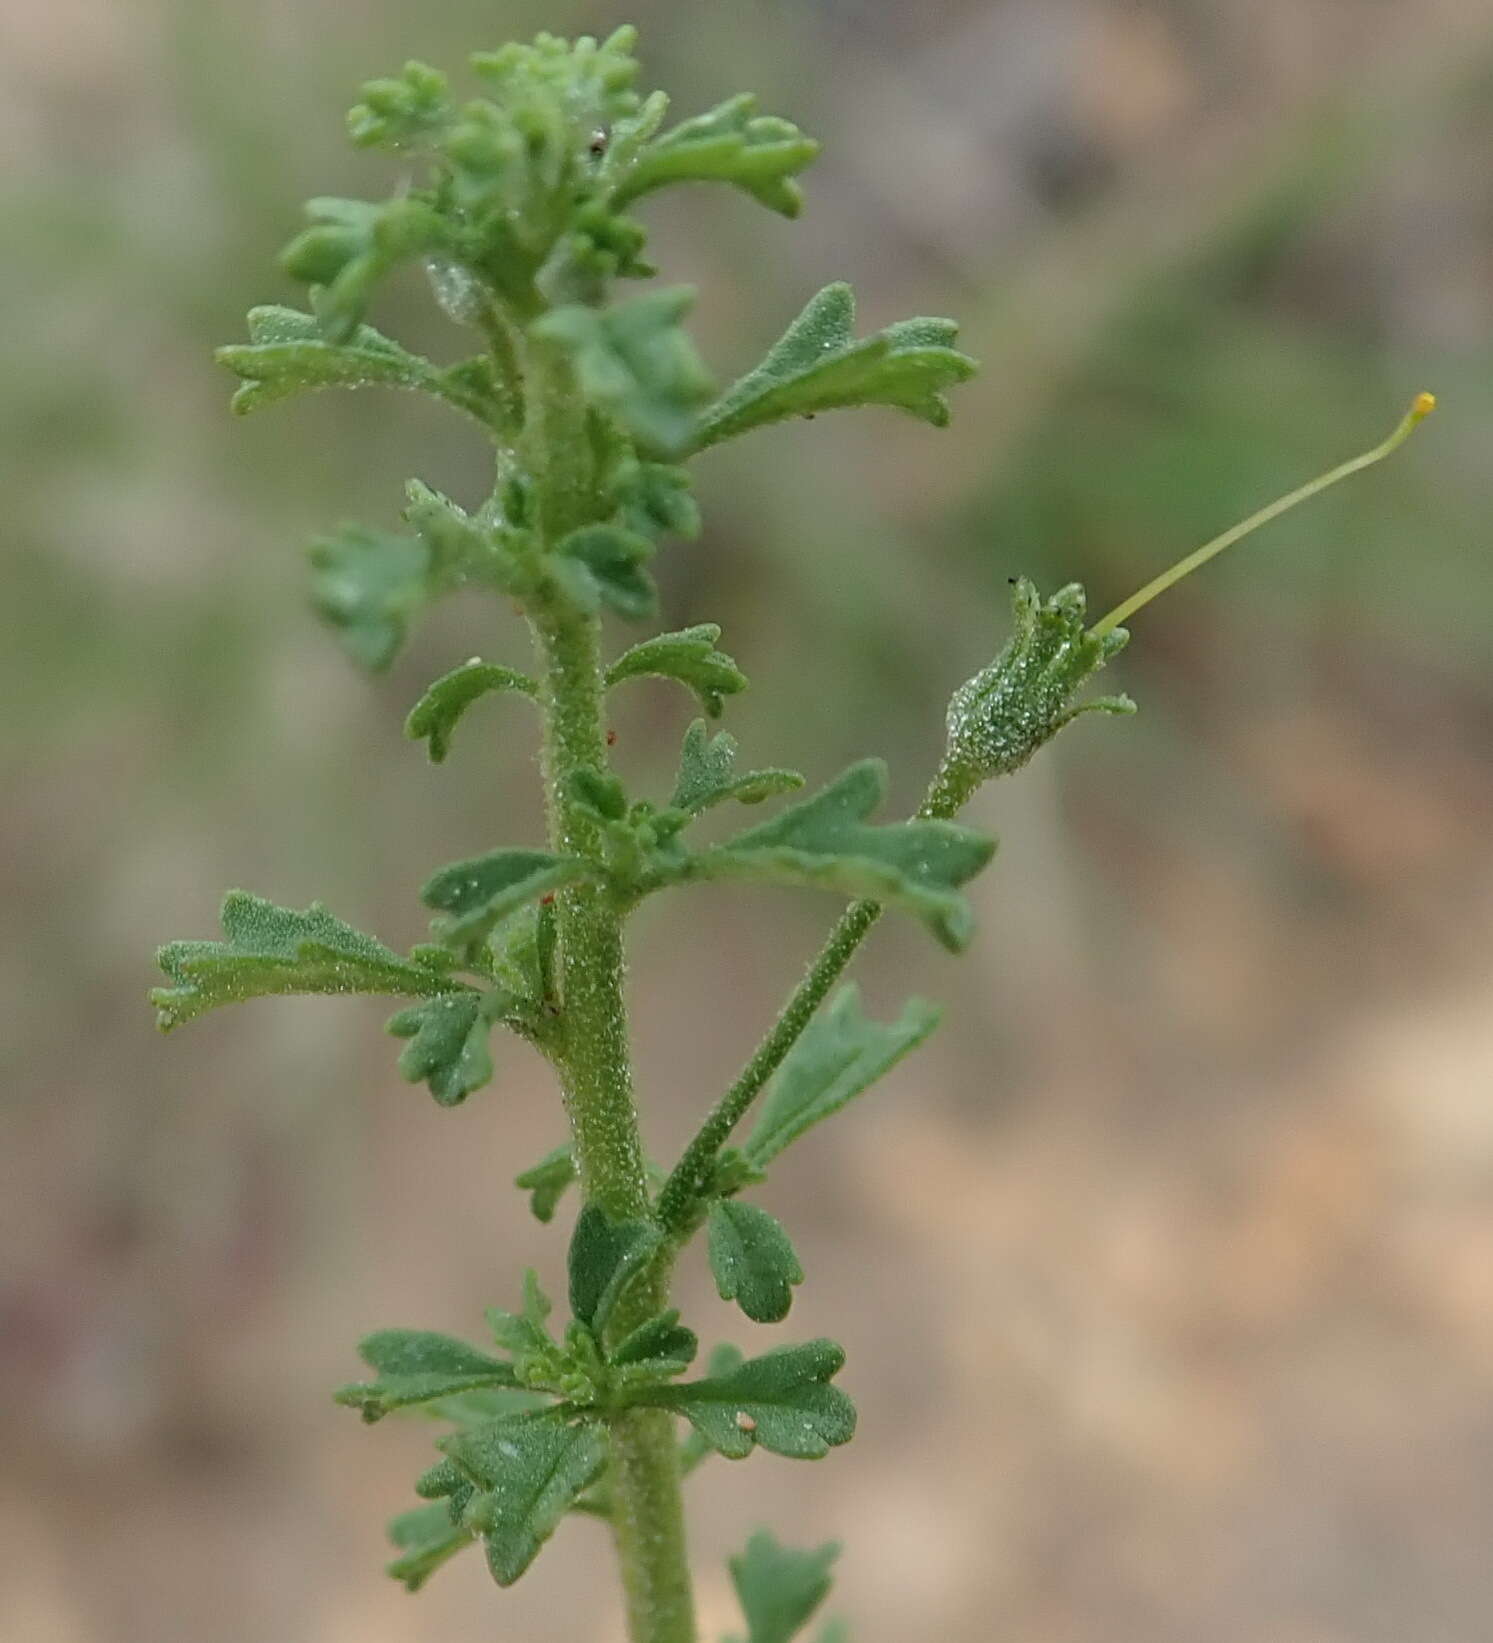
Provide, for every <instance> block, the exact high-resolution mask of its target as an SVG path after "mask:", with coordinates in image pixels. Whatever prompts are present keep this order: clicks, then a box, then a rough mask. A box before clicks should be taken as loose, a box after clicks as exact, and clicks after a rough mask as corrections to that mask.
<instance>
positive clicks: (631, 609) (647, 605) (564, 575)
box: [550, 525, 658, 620]
mask: <svg viewBox="0 0 1493 1643" xmlns="http://www.w3.org/2000/svg"><path fill="white" fill-rule="evenodd" d="M653 552H654V545H653V543H652V542H650V541H649V540H648V538H647V537H646V536H639V535H638V534H637V533H636V532H635V531H629V530H624V529H623V528H622V527H621V526H620V525H583V526H582V527H581V528H580V529H579V530H575V531H572V532H571V533H570V534H569V535H568V536H566V537H563V538H562V539H561V540H560V541H559V542H558V543H556V545H555V552H554V556H553V557H552V558H551V560H550V565H551V567H552V569H553V570H554V571H555V573H556V575H557V577H558V578H559V579H560V582H561V586H562V587H563V588H564V589H565V591H566V593H567V594H569V595H570V597H571V598H572V599H573V600H574V601H575V602H576V603H577V604H578V605H580V606H581V608H582V609H583V610H587V611H593V612H594V611H596V610H599V609H600V608H601V606H602V605H606V606H608V607H609V608H610V609H612V610H614V611H616V612H617V614H618V615H619V616H626V617H630V618H633V619H635V620H636V619H638V618H641V617H644V616H649V615H651V614H652V612H653V610H654V608H655V606H656V605H657V604H658V589H657V588H656V587H655V586H654V583H653V578H652V577H651V576H650V575H649V574H648V572H647V570H645V569H644V567H645V566H646V565H647V563H648V561H649V560H650V559H651V558H652V557H653Z"/></svg>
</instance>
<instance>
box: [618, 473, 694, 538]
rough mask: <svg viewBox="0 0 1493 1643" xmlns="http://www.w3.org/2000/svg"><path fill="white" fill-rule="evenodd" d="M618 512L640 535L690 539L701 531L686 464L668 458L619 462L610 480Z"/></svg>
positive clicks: (624, 522)
mask: <svg viewBox="0 0 1493 1643" xmlns="http://www.w3.org/2000/svg"><path fill="white" fill-rule="evenodd" d="M612 497H613V500H614V501H615V502H616V504H617V511H618V516H619V518H620V519H621V521H622V523H623V524H624V525H626V526H627V528H628V529H629V530H632V531H637V532H638V534H639V535H641V536H653V537H659V536H665V535H667V534H668V533H670V532H673V534H674V535H675V536H682V537H685V538H686V539H687V540H693V539H694V538H695V537H697V536H698V535H699V534H700V508H699V504H698V503H697V502H696V501H695V497H694V490H693V481H692V480H691V479H690V474H689V470H688V469H687V468H680V467H676V466H675V465H674V464H672V463H668V462H639V461H637V460H636V459H635V458H634V459H631V460H629V461H626V462H624V463H623V464H622V466H621V469H620V471H619V472H618V474H617V476H616V478H615V479H614V480H613V482H612Z"/></svg>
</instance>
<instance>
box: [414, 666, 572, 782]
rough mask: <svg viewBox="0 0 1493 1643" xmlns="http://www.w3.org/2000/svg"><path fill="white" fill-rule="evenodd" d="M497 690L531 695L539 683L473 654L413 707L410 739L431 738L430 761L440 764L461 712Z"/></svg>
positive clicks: (434, 685)
mask: <svg viewBox="0 0 1493 1643" xmlns="http://www.w3.org/2000/svg"><path fill="white" fill-rule="evenodd" d="M498 690H514V691H517V692H518V693H519V694H520V695H522V696H529V697H536V696H538V694H539V686H538V685H537V684H536V683H535V681H534V680H533V679H531V678H530V677H529V676H528V674H526V673H516V672H514V670H513V669H512V668H511V667H502V666H500V665H499V664H498V663H496V662H484V661H482V660H481V659H480V658H478V657H476V656H474V657H472V658H471V660H470V661H466V662H463V663H462V664H461V666H460V667H454V668H452V670H451V671H450V672H449V673H445V674H442V675H441V677H440V678H439V679H437V680H436V681H435V683H434V684H433V685H431V687H430V688H429V690H427V691H426V692H425V694H424V695H423V696H422V697H421V698H420V700H419V701H418V702H416V703H415V705H414V707H412V708H411V709H410V715H409V717H408V718H407V719H406V720H405V721H404V733H405V735H406V736H408V737H409V738H410V740H411V741H419V740H421V739H422V738H427V737H428V738H429V741H430V761H431V763H432V764H440V763H441V762H442V760H444V759H445V757H446V754H447V753H448V752H449V751H450V749H451V734H452V732H453V731H454V730H455V729H456V725H457V722H458V720H460V718H461V716H462V714H463V713H465V712H466V710H467V709H468V708H469V707H470V706H471V705H472V703H473V702H475V701H478V700H479V699H480V698H481V697H483V696H486V695H488V694H489V693H490V692H492V691H498Z"/></svg>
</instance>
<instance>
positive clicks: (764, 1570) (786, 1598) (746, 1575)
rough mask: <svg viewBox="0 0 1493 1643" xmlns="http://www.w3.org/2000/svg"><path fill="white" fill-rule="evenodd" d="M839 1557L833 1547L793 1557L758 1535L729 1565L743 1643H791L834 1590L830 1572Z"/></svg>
mask: <svg viewBox="0 0 1493 1643" xmlns="http://www.w3.org/2000/svg"><path fill="white" fill-rule="evenodd" d="M839 1555H840V1548H839V1547H838V1546H837V1545H836V1544H835V1543H834V1542H833V1541H830V1542H829V1543H828V1544H827V1545H824V1546H820V1547H818V1548H816V1549H815V1550H814V1551H812V1552H795V1551H790V1550H789V1549H788V1548H787V1547H786V1546H782V1545H780V1544H779V1543H778V1541H777V1540H775V1539H774V1538H773V1536H772V1535H770V1534H769V1533H768V1532H767V1531H766V1530H765V1529H759V1530H758V1531H757V1533H756V1534H754V1535H753V1536H752V1538H751V1539H750V1540H749V1541H748V1542H747V1547H746V1551H744V1552H743V1553H741V1554H740V1556H738V1557H733V1558H732V1559H731V1565H730V1567H731V1582H732V1584H733V1585H734V1586H735V1587H736V1596H737V1598H738V1599H739V1601H740V1603H741V1612H742V1614H743V1615H744V1616H745V1617H746V1623H747V1634H748V1643H791V1640H792V1639H793V1638H795V1637H797V1636H798V1634H799V1632H801V1631H802V1630H803V1628H804V1627H805V1626H806V1625H808V1623H809V1621H810V1619H812V1617H813V1615H814V1611H815V1610H816V1609H817V1608H818V1607H819V1605H820V1604H821V1603H823V1602H824V1600H825V1598H826V1597H828V1596H829V1589H830V1587H831V1586H832V1585H833V1584H834V1577H833V1576H832V1575H831V1574H830V1572H829V1571H830V1566H831V1564H833V1563H834V1561H835V1559H836V1558H837V1557H838V1556H839Z"/></svg>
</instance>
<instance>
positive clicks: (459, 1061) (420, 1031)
mask: <svg viewBox="0 0 1493 1643" xmlns="http://www.w3.org/2000/svg"><path fill="white" fill-rule="evenodd" d="M506 1002H507V1001H506V1000H505V999H504V997H503V995H502V994H501V993H478V992H472V991H467V992H461V993H443V994H442V995H441V996H439V997H438V998H428V999H425V1000H423V1001H422V1002H421V1003H419V1004H412V1005H410V1006H409V1008H408V1009H404V1010H400V1011H399V1012H398V1014H396V1015H392V1016H390V1017H389V1021H388V1030H389V1031H390V1032H391V1033H393V1035H394V1036H395V1037H396V1038H407V1039H408V1040H409V1043H408V1044H406V1045H405V1047H404V1049H403V1050H402V1051H401V1052H400V1055H399V1070H400V1072H401V1073H403V1074H404V1076H405V1077H406V1078H407V1079H408V1080H409V1081H410V1083H411V1084H419V1083H421V1082H424V1083H426V1084H428V1085H429V1087H430V1093H431V1094H432V1095H433V1096H434V1097H435V1098H436V1100H437V1101H438V1102H439V1103H440V1104H441V1105H442V1106H443V1107H456V1106H459V1105H460V1104H461V1103H462V1102H463V1101H465V1100H466V1098H467V1097H468V1096H469V1095H470V1094H471V1093H472V1091H473V1090H480V1089H481V1088H482V1086H483V1085H484V1084H485V1083H487V1081H488V1079H490V1078H491V1077H492V1052H491V1050H490V1049H489V1047H488V1040H489V1037H490V1035H491V1033H492V1025H493V1022H494V1020H495V1019H496V1018H497V1016H498V1015H499V1013H500V1012H501V1010H502V1008H503V1006H504V1005H505V1003H506Z"/></svg>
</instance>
